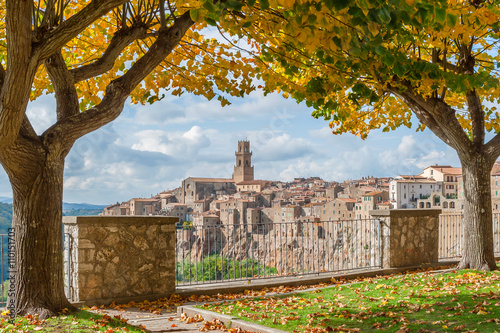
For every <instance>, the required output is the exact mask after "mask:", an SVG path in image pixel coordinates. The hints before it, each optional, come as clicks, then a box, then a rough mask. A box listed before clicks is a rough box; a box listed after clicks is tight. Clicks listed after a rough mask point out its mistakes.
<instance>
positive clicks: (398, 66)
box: [392, 62, 406, 77]
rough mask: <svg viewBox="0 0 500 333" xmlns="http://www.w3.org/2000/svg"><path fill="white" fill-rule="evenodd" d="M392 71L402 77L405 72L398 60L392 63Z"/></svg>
mask: <svg viewBox="0 0 500 333" xmlns="http://www.w3.org/2000/svg"><path fill="white" fill-rule="evenodd" d="M392 71H393V72H394V74H396V75H397V76H399V77H403V75H405V72H406V71H405V68H404V67H403V65H402V64H400V63H399V62H397V63H396V64H395V65H394V68H393V69H392Z"/></svg>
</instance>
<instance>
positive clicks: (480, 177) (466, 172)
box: [458, 155, 497, 270]
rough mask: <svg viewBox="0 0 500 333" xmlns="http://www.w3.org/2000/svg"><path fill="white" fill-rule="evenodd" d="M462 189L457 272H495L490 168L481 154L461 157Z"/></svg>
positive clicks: (489, 163) (490, 164) (489, 164)
mask: <svg viewBox="0 0 500 333" xmlns="http://www.w3.org/2000/svg"><path fill="white" fill-rule="evenodd" d="M461 162H462V175H463V189H464V220H463V240H464V244H463V245H464V246H463V255H462V260H461V261H460V263H459V265H458V268H459V269H467V268H470V269H478V270H495V269H496V268H497V266H496V263H495V256H494V251H493V214H492V207H491V184H490V183H491V180H490V179H491V178H490V177H491V175H490V172H491V169H492V167H493V163H491V162H490V161H489V159H488V158H486V157H485V156H484V155H479V156H474V157H473V158H461Z"/></svg>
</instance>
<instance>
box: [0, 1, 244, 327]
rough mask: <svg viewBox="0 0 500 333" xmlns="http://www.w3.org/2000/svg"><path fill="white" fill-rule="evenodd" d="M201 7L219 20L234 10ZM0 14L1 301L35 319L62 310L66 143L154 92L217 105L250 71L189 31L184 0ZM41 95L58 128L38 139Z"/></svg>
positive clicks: (21, 7)
mask: <svg viewBox="0 0 500 333" xmlns="http://www.w3.org/2000/svg"><path fill="white" fill-rule="evenodd" d="M194 4H195V5H198V6H201V5H202V3H199V2H194ZM205 6H206V7H207V8H209V9H211V12H213V13H220V12H221V11H224V10H235V9H238V8H239V7H240V6H241V5H240V4H239V3H234V2H233V3H232V4H231V3H228V4H219V5H218V6H217V7H215V6H214V5H213V4H212V3H211V2H209V3H208V5H205ZM0 8H1V9H0V11H1V12H2V13H1V14H2V15H1V18H2V23H3V24H4V27H3V29H2V30H1V32H0V33H1V34H4V35H3V36H1V37H2V43H1V45H0V61H1V64H0V85H1V90H0V91H1V92H0V163H1V165H2V166H3V168H4V169H5V171H6V173H7V175H8V177H9V180H10V182H11V185H12V190H13V196H14V204H13V227H14V228H15V232H16V234H15V242H16V243H15V245H16V249H15V254H16V274H15V275H14V276H13V278H14V282H15V289H16V290H15V292H16V295H15V297H13V298H10V300H9V302H11V301H12V302H14V305H15V313H16V314H27V313H38V314H39V315H40V317H42V318H43V317H47V316H49V315H53V314H55V313H57V312H58V311H60V310H61V309H63V308H66V307H70V304H69V303H68V301H67V299H66V297H65V295H64V291H63V286H64V284H63V270H62V257H63V256H62V231H61V229H62V228H61V219H62V193H63V171H64V158H65V157H66V155H67V154H68V152H69V151H70V149H71V147H72V145H73V144H74V142H75V141H76V140H77V139H78V138H80V137H82V136H84V135H86V134H88V133H90V132H92V131H94V130H96V129H98V128H100V127H101V126H103V125H105V124H107V123H109V122H111V121H112V120H114V119H115V118H116V117H118V115H119V114H120V113H121V112H122V110H123V107H124V104H125V102H126V101H127V98H128V97H129V96H130V97H131V100H132V101H133V102H141V103H146V102H147V103H153V102H154V101H156V100H159V99H161V98H162V90H161V88H162V87H165V88H166V89H172V92H171V93H172V94H174V95H179V94H181V93H182V92H184V91H189V92H193V93H195V94H199V95H203V96H205V97H207V98H209V99H211V98H214V97H216V96H217V98H218V99H219V100H220V101H221V103H222V104H223V105H224V104H226V103H227V100H226V99H225V98H224V97H223V96H222V95H221V92H225V93H229V94H231V95H235V96H243V95H244V94H245V93H248V92H249V91H251V90H252V89H253V87H252V86H251V78H252V76H253V73H252V72H251V70H252V68H253V67H252V66H250V65H249V64H246V62H245V61H246V60H245V59H243V58H240V57H238V56H237V54H236V53H235V52H233V51H230V50H229V48H230V47H231V45H230V44H228V43H227V44H224V43H219V42H217V41H215V40H213V39H212V40H210V39H205V38H203V36H201V35H200V34H199V33H197V32H196V31H195V30H193V29H191V28H192V27H193V25H194V24H195V22H194V21H193V19H192V16H193V14H192V13H191V14H190V8H191V7H189V6H188V4H187V3H186V2H182V1H177V2H174V1H163V0H161V1H159V0H150V1H147V0H137V1H126V0H93V1H90V2H83V1H68V0H39V1H29V0H22V1H20V0H2V1H0ZM192 8H194V7H192ZM194 15H196V12H194ZM195 18H196V17H195ZM208 21H210V19H208ZM204 22H205V21H204ZM205 26H206V23H200V24H198V25H197V28H198V29H202V28H203V27H205ZM237 78H239V79H237ZM44 92H45V93H55V99H56V104H57V107H56V110H54V111H55V112H56V114H57V121H56V122H55V123H54V124H53V125H52V126H51V127H50V128H48V129H47V130H46V131H44V132H43V133H42V134H40V135H39V134H37V133H36V132H35V130H34V129H33V127H32V126H31V124H30V120H29V119H28V117H27V116H26V108H27V105H28V102H29V100H30V98H31V99H35V98H36V97H38V96H39V95H40V94H42V93H44ZM11 277H12V275H11ZM11 283H12V281H11Z"/></svg>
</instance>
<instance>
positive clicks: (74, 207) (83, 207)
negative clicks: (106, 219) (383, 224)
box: [63, 202, 108, 212]
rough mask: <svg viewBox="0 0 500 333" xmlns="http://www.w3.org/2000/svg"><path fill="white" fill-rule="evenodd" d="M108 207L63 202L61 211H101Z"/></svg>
mask: <svg viewBox="0 0 500 333" xmlns="http://www.w3.org/2000/svg"><path fill="white" fill-rule="evenodd" d="M107 206H108V205H92V204H88V203H67V202H63V211H65V212H66V211H69V210H103V209H104V208H105V207H107Z"/></svg>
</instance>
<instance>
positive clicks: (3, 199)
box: [0, 197, 12, 203]
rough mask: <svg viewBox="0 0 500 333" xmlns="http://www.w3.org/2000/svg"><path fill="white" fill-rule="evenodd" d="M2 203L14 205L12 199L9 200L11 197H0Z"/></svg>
mask: <svg viewBox="0 0 500 333" xmlns="http://www.w3.org/2000/svg"><path fill="white" fill-rule="evenodd" d="M0 202H3V203H12V198H9V197H0Z"/></svg>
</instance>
